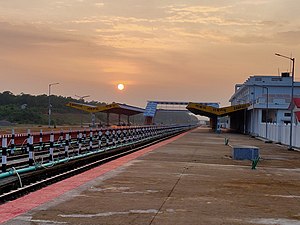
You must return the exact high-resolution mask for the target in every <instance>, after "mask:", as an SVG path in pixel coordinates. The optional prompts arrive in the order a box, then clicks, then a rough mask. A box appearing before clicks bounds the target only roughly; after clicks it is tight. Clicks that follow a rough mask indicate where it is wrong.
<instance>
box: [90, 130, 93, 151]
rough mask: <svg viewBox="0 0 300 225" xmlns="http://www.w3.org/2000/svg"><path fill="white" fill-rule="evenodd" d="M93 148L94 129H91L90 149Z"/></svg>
mask: <svg viewBox="0 0 300 225" xmlns="http://www.w3.org/2000/svg"><path fill="white" fill-rule="evenodd" d="M92 150H93V131H92V129H90V151H92Z"/></svg>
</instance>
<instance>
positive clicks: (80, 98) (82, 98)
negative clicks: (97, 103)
mask: <svg viewBox="0 0 300 225" xmlns="http://www.w3.org/2000/svg"><path fill="white" fill-rule="evenodd" d="M75 96H76V97H77V98H79V100H81V101H84V98H88V97H90V95H84V96H79V95H75ZM80 127H82V111H81V110H80Z"/></svg>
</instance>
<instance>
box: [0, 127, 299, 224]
mask: <svg viewBox="0 0 300 225" xmlns="http://www.w3.org/2000/svg"><path fill="white" fill-rule="evenodd" d="M225 136H226V137H228V138H229V139H230V141H229V142H230V144H231V145H252V146H257V147H259V148H260V154H261V157H262V160H261V161H260V162H259V163H258V166H257V169H256V170H251V162H250V161H235V160H232V159H231V158H230V156H231V148H230V147H229V146H225V145H224V137H225ZM41 197H42V196H41ZM0 207H1V206H0ZM6 224H111V225H115V224H122V225H124V224H126V225H128V224H136V225H150V224H153V225H154V224H170V225H181V224H182V225H196V224H197V225H198V224H204V225H206V224H213V225H218V224H230V225H231V224H232V225H235V224H248V225H250V224H282V225H300V152H294V151H287V148H286V147H282V146H279V145H276V144H267V143H263V142H262V141H260V140H256V139H254V138H251V137H249V136H246V135H239V134H226V133H225V134H215V133H210V132H209V130H208V129H204V128H198V129H196V130H193V131H191V132H189V133H187V134H186V135H185V136H183V137H181V138H179V139H177V140H175V141H173V142H171V143H169V144H166V145H164V146H162V147H160V148H157V149H156V150H154V151H152V152H149V153H147V154H145V155H143V156H141V157H139V158H137V159H135V160H132V161H130V162H127V163H126V164H124V165H123V166H121V167H119V168H117V169H115V170H113V171H110V172H108V173H106V174H104V175H102V176H99V177H97V178H96V179H94V180H92V181H89V182H87V183H85V184H83V185H81V186H80V187H78V188H76V189H74V190H71V191H68V192H66V193H65V194H63V195H61V196H59V197H57V198H55V199H54V200H51V201H49V202H47V203H45V204H42V205H40V206H38V207H36V208H34V209H32V210H31V211H29V212H27V213H25V214H23V215H20V216H18V217H16V218H14V219H12V220H10V221H8V222H7V223H6Z"/></svg>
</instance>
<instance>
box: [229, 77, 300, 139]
mask: <svg viewBox="0 0 300 225" xmlns="http://www.w3.org/2000/svg"><path fill="white" fill-rule="evenodd" d="M291 87H292V77H291V76H290V73H282V74H281V76H259V75H253V76H250V77H249V78H248V79H247V80H246V81H245V82H244V83H243V84H237V85H235V92H234V94H233V95H232V96H231V98H230V100H229V102H231V105H232V106H234V105H239V104H243V103H249V104H250V106H249V107H248V109H247V110H245V113H244V116H243V118H242V120H243V121H240V123H239V124H243V125H240V127H239V131H241V132H244V133H248V134H252V135H254V136H258V134H259V131H260V129H261V124H262V123H265V124H266V122H267V123H276V124H290V123H291V113H290V112H291V111H290V109H289V107H290V104H291V94H292V88H291ZM299 97H300V82H294V98H299ZM293 120H294V121H293V123H297V122H299V121H298V119H297V116H294V117H293ZM266 129H267V128H266Z"/></svg>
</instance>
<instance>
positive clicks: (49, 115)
mask: <svg viewBox="0 0 300 225" xmlns="http://www.w3.org/2000/svg"><path fill="white" fill-rule="evenodd" d="M57 84H59V83H51V84H49V85H48V86H49V89H48V90H49V96H48V99H49V104H48V128H50V126H51V107H52V106H51V101H50V96H51V86H53V85H57Z"/></svg>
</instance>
